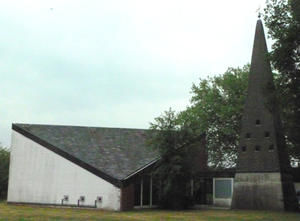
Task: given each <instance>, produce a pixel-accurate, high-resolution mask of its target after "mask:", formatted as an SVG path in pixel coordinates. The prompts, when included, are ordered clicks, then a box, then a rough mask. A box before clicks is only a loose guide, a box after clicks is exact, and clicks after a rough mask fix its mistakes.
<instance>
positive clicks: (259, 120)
mask: <svg viewBox="0 0 300 221" xmlns="http://www.w3.org/2000/svg"><path fill="white" fill-rule="evenodd" d="M267 53H268V51H267V45H266V39H265V34H264V29H263V25H262V21H261V20H260V19H258V21H257V24H256V30H255V37H254V45H253V51H252V59H251V67H250V75H249V82H248V94H247V98H246V103H245V106H244V113H243V118H242V128H241V134H240V146H239V150H238V162H237V173H236V176H235V184H234V195H233V202H232V207H233V208H241V209H243V208H245V209H247V208H248V209H249V208H253V209H275V210H283V209H295V208H296V203H297V201H296V194H295V189H294V186H293V182H292V177H291V176H290V175H289V169H290V166H289V159H288V155H287V151H286V148H285V141H284V138H283V134H282V129H281V122H280V118H279V111H278V105H277V103H276V96H275V87H274V83H273V76H272V71H271V67H270V62H269V60H268V56H267Z"/></svg>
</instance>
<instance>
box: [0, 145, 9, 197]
mask: <svg viewBox="0 0 300 221" xmlns="http://www.w3.org/2000/svg"><path fill="white" fill-rule="evenodd" d="M9 155H10V152H9V150H8V149H7V148H4V147H2V146H0V199H6V196H7V188H8V170H9Z"/></svg>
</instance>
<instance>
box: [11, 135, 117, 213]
mask: <svg viewBox="0 0 300 221" xmlns="http://www.w3.org/2000/svg"><path fill="white" fill-rule="evenodd" d="M9 170H10V171H9V186H8V199H7V201H8V202H23V203H44V204H61V199H62V198H63V196H64V195H68V196H69V201H68V202H67V204H77V200H78V199H79V197H80V196H85V202H84V203H83V205H91V206H93V205H94V203H95V200H96V197H97V196H101V197H102V203H98V207H99V208H103V209H109V210H120V189H119V188H117V187H116V186H114V185H112V184H111V183H109V182H107V181H105V180H103V179H101V178H99V177H97V176H95V175H94V174H92V173H90V172H89V171H87V170H85V169H83V168H81V167H79V166H77V165H76V164H74V163H72V162H70V161H69V160H67V159H65V158H63V157H61V156H59V155H58V154H56V153H54V152H52V151H50V150H48V149H46V148H45V147H43V146H41V145H39V144H37V143H36V142H34V141H32V140H30V139H28V138H26V137H25V136H23V135H22V134H20V133H18V132H16V131H13V132H12V144H11V158H10V169H9Z"/></svg>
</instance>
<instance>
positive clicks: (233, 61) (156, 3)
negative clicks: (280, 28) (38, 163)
mask: <svg viewBox="0 0 300 221" xmlns="http://www.w3.org/2000/svg"><path fill="white" fill-rule="evenodd" d="M263 5H264V0H243V1H241V0H227V1H223V0H218V1H203V0H182V1H176V0H136V1H132V0H105V1H104V0H57V1H56V0H51V1H50V0H43V1H41V0H23V1H21V0H10V1H7V0H0V27H1V33H0V75H1V90H0V104H1V108H0V142H1V143H2V144H4V145H5V146H9V145H10V134H11V124H12V123H38V124H60V125H81V126H99V127H126V128H148V127H149V122H153V119H154V118H155V117H157V116H159V115H160V114H161V113H162V112H163V111H165V110H167V109H168V108H169V107H172V108H173V109H175V110H178V111H180V110H183V109H184V108H185V107H186V106H187V105H188V103H189V99H190V96H191V95H190V89H191V86H192V83H197V82H199V78H205V77H207V76H213V75H218V74H222V73H224V72H225V71H226V69H227V68H228V67H237V66H243V65H244V64H246V63H249V62H250V58H251V51H252V44H253V38H254V30H255V24H256V20H257V12H256V10H257V8H258V7H259V6H261V7H263Z"/></svg>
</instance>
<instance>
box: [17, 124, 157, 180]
mask: <svg viewBox="0 0 300 221" xmlns="http://www.w3.org/2000/svg"><path fill="white" fill-rule="evenodd" d="M14 126H15V127H19V128H21V129H23V130H25V131H26V132H27V133H29V134H31V135H33V136H35V137H38V138H39V139H41V140H43V141H45V142H47V143H49V144H51V145H52V146H54V147H56V148H58V149H60V150H62V151H64V152H66V153H67V154H69V155H71V156H73V157H75V158H77V159H79V160H80V161H83V162H84V163H86V164H88V165H90V166H91V167H93V168H95V169H97V170H99V171H101V172H103V173H105V174H107V175H109V176H111V177H113V178H115V179H117V180H123V179H125V178H126V177H127V176H129V175H131V174H132V173H134V172H136V171H137V170H139V169H140V168H142V167H144V166H146V165H147V164H149V163H151V162H153V161H155V160H156V159H158V158H159V154H158V153H157V152H156V151H154V150H152V149H150V147H148V146H147V144H146V136H147V130H144V129H125V128H104V127H80V126H57V125H37V124H14Z"/></svg>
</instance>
